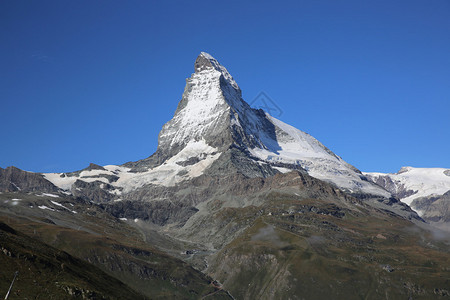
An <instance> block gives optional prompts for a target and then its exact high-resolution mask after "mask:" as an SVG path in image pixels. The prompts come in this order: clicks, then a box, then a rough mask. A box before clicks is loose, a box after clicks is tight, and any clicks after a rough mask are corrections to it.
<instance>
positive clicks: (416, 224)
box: [0, 52, 450, 299]
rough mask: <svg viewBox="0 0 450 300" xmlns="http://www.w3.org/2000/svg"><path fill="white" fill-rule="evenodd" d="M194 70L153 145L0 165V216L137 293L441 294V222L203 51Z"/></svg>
mask: <svg viewBox="0 0 450 300" xmlns="http://www.w3.org/2000/svg"><path fill="white" fill-rule="evenodd" d="M194 71H195V72H194V73H193V74H192V75H191V77H190V78H188V79H187V81H186V87H185V90H184V93H183V95H182V97H181V101H180V102H179V104H178V107H177V109H176V111H175V114H174V116H173V118H172V119H171V120H170V121H169V122H167V123H166V124H165V125H164V126H163V128H162V130H161V132H160V134H159V136H158V148H157V150H156V152H155V153H154V154H153V155H151V156H149V157H148V158H145V159H142V160H139V161H135V162H128V163H125V164H123V165H107V166H99V165H96V164H93V163H92V164H90V165H89V166H88V167H86V168H85V169H83V170H79V171H74V172H68V173H47V174H39V173H32V172H26V171H23V170H19V169H17V168H14V167H8V168H6V169H0V221H2V222H3V223H4V224H6V225H7V226H9V227H10V228H13V230H16V231H18V232H19V231H20V232H22V233H23V234H25V235H27V236H29V237H30V238H33V239H35V240H38V241H39V242H41V243H44V244H46V245H47V246H49V247H54V248H56V249H59V250H61V251H65V252H67V253H69V254H70V255H71V256H73V257H76V258H78V259H81V260H83V261H84V262H85V263H89V264H91V265H93V266H94V267H95V268H97V269H100V270H101V271H102V272H105V273H107V274H108V275H109V276H112V277H114V278H115V279H116V280H119V281H120V282H122V283H123V284H125V285H127V286H128V287H129V288H130V289H133V290H135V291H137V293H140V294H143V295H144V296H146V297H147V298H151V299H153V298H157V299H158V298H159V299H255V298H258V299H324V298H334V299H361V298H363V299H384V298H386V299H408V298H413V299H430V298H436V299H445V298H446V297H448V296H450V290H449V289H448V286H449V284H450V282H449V280H448V278H450V269H449V267H448V266H449V265H450V250H449V249H450V247H449V245H450V242H449V240H448V236H447V235H445V232H441V231H440V230H438V229H435V228H432V227H430V226H429V224H427V223H426V222H424V220H423V219H422V218H420V217H419V216H418V215H417V214H416V213H415V212H414V211H413V210H411V208H410V207H409V206H408V205H407V204H404V203H402V202H400V201H399V200H398V198H396V197H395V194H394V196H393V192H392V191H389V190H387V187H383V186H380V185H379V184H377V183H374V182H372V181H370V180H369V179H368V177H367V176H368V175H365V174H363V173H361V172H360V171H359V170H357V169H356V168H355V167H353V166H351V165H350V164H348V163H346V162H345V161H344V160H343V159H342V158H340V157H339V156H337V155H335V154H334V153H333V152H332V151H331V150H329V149H328V148H326V147H325V146H324V145H322V144H321V143H320V142H319V141H317V140H316V139H314V138H313V137H311V136H310V135H308V134H306V133H305V132H302V131H300V130H298V129H295V128H293V127H291V126H289V125H287V124H284V123H283V122H281V121H279V120H277V119H275V118H273V117H271V116H270V115H268V114H267V113H265V112H264V111H262V110H257V109H253V108H251V107H250V106H249V105H248V104H247V103H246V102H245V101H244V100H243V99H242V95H241V90H240V88H239V86H238V85H237V83H236V82H235V80H234V79H233V77H232V76H231V75H230V74H229V72H228V71H227V70H226V68H225V67H223V66H222V65H220V64H219V62H218V61H217V60H216V59H214V58H213V57H212V56H211V55H209V54H207V53H204V52H202V53H201V54H200V55H199V56H198V57H197V59H196V61H195V64H194ZM0 255H1V253H0ZM3 281H4V282H6V279H3ZM4 285H6V283H4Z"/></svg>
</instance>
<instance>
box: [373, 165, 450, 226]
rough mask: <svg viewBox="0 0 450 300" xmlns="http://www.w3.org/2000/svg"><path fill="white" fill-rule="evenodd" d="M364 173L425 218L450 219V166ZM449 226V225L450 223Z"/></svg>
mask: <svg viewBox="0 0 450 300" xmlns="http://www.w3.org/2000/svg"><path fill="white" fill-rule="evenodd" d="M364 175H365V176H366V177H367V178H368V179H369V180H371V181H372V182H374V183H376V184H378V185H379V186H382V187H384V188H385V189H386V190H388V191H389V192H390V193H392V195H394V196H395V197H397V198H399V199H400V200H401V201H402V202H404V203H406V204H408V205H410V206H411V207H412V208H413V209H414V210H415V211H417V212H418V213H419V215H420V216H421V217H423V218H424V219H425V220H427V221H430V222H433V223H435V225H438V224H436V223H450V196H449V193H450V170H449V169H443V168H413V167H403V168H401V169H400V171H398V172H397V173H395V174H385V173H364ZM440 227H442V226H440ZM446 227H448V229H450V225H448V226H446Z"/></svg>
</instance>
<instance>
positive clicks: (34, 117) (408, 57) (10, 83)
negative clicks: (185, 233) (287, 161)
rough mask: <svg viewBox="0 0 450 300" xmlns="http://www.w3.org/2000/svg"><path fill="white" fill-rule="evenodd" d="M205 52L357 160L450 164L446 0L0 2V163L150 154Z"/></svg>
mask: <svg viewBox="0 0 450 300" xmlns="http://www.w3.org/2000/svg"><path fill="white" fill-rule="evenodd" d="M200 51H205V52H208V53H210V54H211V55H213V56H214V57H215V58H217V59H218V60H219V61H220V62H221V64H222V65H224V66H225V67H227V69H228V71H229V72H230V73H231V74H232V75H233V77H234V78H235V80H236V81H237V82H238V84H239V85H240V87H241V89H242V91H243V97H244V99H245V100H246V101H247V102H249V103H250V102H252V101H253V99H254V98H255V97H256V96H257V95H258V94H259V93H260V92H261V91H264V92H265V93H266V94H267V95H268V96H269V97H270V98H271V99H272V101H273V102H274V103H276V105H277V106H278V107H279V108H280V109H281V110H282V111H283V113H282V115H281V116H280V117H279V119H281V120H282V121H284V122H286V123H288V124H290V125H293V126H295V127H297V128H299V129H301V130H303V131H306V132H308V133H310V134H311V135H313V136H314V137H315V138H317V139H318V140H320V141H321V142H322V143H323V144H325V145H326V146H327V147H328V148H330V149H331V150H332V151H333V152H335V153H336V154H338V155H340V156H341V157H343V158H344V160H346V161H347V162H349V163H350V164H352V165H354V166H356V167H357V168H359V169H360V170H363V171H381V172H396V171H397V170H398V169H399V168H400V167H402V166H415V167H446V168H450V155H449V149H450V139H449V131H450V1H449V0H427V1H425V0H396V1H392V0H378V1H364V0H354V1H350V0H342V1H336V0H314V1H312V0H308V1H305V0H300V1H276V2H275V1H252V2H250V1H112V0H108V1H106V0H105V1H68V0H67V1H65V0H55V1H46V0H41V1H31V0H30V1H25V0H23V1H22V0H18V1H12V0H9V1H8V0H5V1H0V104H1V106H0V115H1V124H2V126H1V138H0V167H3V168H5V167H7V166H10V165H15V166H17V167H19V168H21V169H24V170H28V171H35V172H52V171H55V172H68V171H74V170H79V169H82V168H84V167H86V166H87V165H88V164H89V163H90V162H94V163H97V164H100V165H106V164H122V163H125V162H127V161H131V160H138V159H142V158H145V157H148V156H150V155H151V154H152V153H153V152H154V151H155V150H156V146H157V136H158V133H159V131H160V129H161V127H162V125H163V124H164V123H165V122H167V121H168V120H169V119H170V118H171V117H172V116H173V113H174V111H175V109H176V106H177V104H178V101H179V100H180V99H181V95H182V93H183V89H184V85H185V78H187V77H189V76H190V75H191V73H192V72H193V65H194V61H195V58H196V57H197V55H198V54H199V53H200Z"/></svg>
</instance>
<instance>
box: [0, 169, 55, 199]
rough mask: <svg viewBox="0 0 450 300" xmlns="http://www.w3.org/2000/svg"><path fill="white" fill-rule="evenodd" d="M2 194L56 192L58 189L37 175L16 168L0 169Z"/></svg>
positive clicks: (0, 189)
mask: <svg viewBox="0 0 450 300" xmlns="http://www.w3.org/2000/svg"><path fill="white" fill-rule="evenodd" d="M0 191H2V192H15V191H22V192H47V193H51V192H58V188H57V187H56V186H55V185H53V184H52V183H51V182H50V181H48V180H46V179H45V178H44V176H42V175H41V174H39V173H32V172H26V171H22V170H20V169H18V168H16V167H8V168H6V169H2V168H0Z"/></svg>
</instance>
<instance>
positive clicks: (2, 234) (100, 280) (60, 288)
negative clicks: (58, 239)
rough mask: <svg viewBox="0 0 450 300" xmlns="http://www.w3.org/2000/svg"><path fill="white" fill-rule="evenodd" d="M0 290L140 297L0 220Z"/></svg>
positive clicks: (42, 295) (18, 294) (26, 294)
mask: <svg viewBox="0 0 450 300" xmlns="http://www.w3.org/2000/svg"><path fill="white" fill-rule="evenodd" d="M0 249H1V252H0V265H1V266H2V267H1V268H0V291H1V292H2V293H5V294H6V291H7V290H8V288H9V286H10V283H11V280H12V279H13V276H14V272H15V271H18V272H19V274H18V276H17V278H16V281H15V283H14V286H13V289H12V292H11V294H10V297H9V299H69V298H73V297H75V298H76V297H79V298H86V299H103V298H105V299H144V296H142V295H139V294H138V293H137V292H135V291H133V290H131V289H130V288H129V287H128V286H126V285H125V284H123V283H122V282H120V281H119V280H117V279H115V278H113V277H111V276H109V275H107V274H106V273H105V272H103V271H101V270H100V269H98V268H97V267H95V266H93V265H91V264H89V263H86V262H84V261H82V260H80V259H77V258H74V257H73V256H71V255H69V254H67V253H66V252H63V251H60V250H58V249H55V248H53V247H50V246H48V245H46V244H44V243H42V242H40V241H37V240H35V239H32V238H30V237H28V236H26V235H24V234H22V233H20V232H17V231H16V230H14V229H13V228H11V227H9V226H7V225H6V224H5V223H2V222H0ZM2 296H3V295H2Z"/></svg>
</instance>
